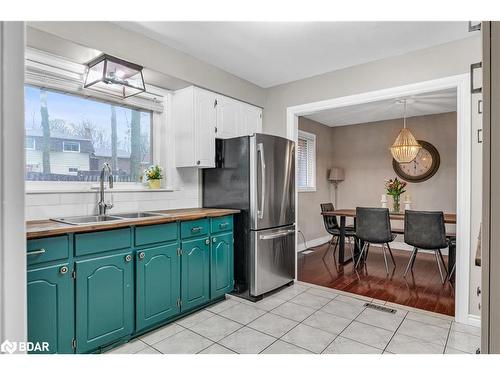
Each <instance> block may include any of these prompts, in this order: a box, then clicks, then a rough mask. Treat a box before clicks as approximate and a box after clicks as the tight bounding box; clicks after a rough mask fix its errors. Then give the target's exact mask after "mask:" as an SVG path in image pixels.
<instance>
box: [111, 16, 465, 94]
mask: <svg viewBox="0 0 500 375" xmlns="http://www.w3.org/2000/svg"><path fill="white" fill-rule="evenodd" d="M118 24H119V25H120V26H122V27H124V28H126V29H129V30H132V31H135V32H139V33H141V34H144V35H146V36H148V37H150V38H152V39H155V40H157V41H159V42H161V43H163V44H165V45H168V46H170V47H172V48H175V49H178V50H181V51H183V52H184V53H186V54H189V55H191V56H193V57H196V58H198V59H200V60H203V61H205V62H208V63H210V64H212V65H215V66H217V67H219V68H221V69H223V70H225V71H227V72H229V73H232V74H234V75H236V76H238V77H241V78H243V79H246V80H248V81H250V82H253V83H255V84H256V85H258V86H261V87H264V88H266V87H271V86H275V85H279V84H283V83H286V82H291V81H295V80H298V79H302V78H307V77H311V76H314V75H318V74H322V73H326V72H330V71H333V70H338V69H342V68H345V67H349V66H353V65H358V64H363V63H366V62H369V61H374V60H379V59H382V58H386V57H389V56H396V55H401V54H405V53H408V52H410V51H413V50H418V49H423V48H427V47H431V46H434V45H438V44H443V43H447V42H450V41H453V40H458V39H463V38H466V37H468V36H470V35H471V34H469V33H468V29H467V23H466V22H118Z"/></svg>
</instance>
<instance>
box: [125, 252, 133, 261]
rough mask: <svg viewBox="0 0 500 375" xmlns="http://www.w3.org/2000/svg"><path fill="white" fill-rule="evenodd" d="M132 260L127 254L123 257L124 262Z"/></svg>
mask: <svg viewBox="0 0 500 375" xmlns="http://www.w3.org/2000/svg"><path fill="white" fill-rule="evenodd" d="M131 260H132V255H130V254H128V255H126V256H125V262H130V261H131Z"/></svg>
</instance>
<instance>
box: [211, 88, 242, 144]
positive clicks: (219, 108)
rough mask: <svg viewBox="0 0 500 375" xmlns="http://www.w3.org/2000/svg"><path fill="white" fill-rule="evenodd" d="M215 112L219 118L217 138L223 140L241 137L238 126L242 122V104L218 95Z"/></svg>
mask: <svg viewBox="0 0 500 375" xmlns="http://www.w3.org/2000/svg"><path fill="white" fill-rule="evenodd" d="M215 110H216V117H217V126H216V131H215V137H216V138H222V139H227V138H234V137H237V136H238V135H239V134H238V126H237V124H238V123H239V122H240V118H239V117H240V102H238V101H236V100H234V99H231V98H226V97H224V96H220V95H217V99H216V106H215Z"/></svg>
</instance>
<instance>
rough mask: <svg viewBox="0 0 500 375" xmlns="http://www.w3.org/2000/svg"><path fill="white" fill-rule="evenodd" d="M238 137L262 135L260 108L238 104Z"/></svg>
mask: <svg viewBox="0 0 500 375" xmlns="http://www.w3.org/2000/svg"><path fill="white" fill-rule="evenodd" d="M239 124H240V128H239V130H238V131H239V133H240V135H252V134H254V133H262V108H259V107H255V106H253V105H250V104H246V103H241V104H240V122H239Z"/></svg>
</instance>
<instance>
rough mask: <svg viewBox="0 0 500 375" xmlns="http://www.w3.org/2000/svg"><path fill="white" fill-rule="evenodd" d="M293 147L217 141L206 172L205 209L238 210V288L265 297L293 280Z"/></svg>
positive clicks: (271, 140)
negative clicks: (210, 167) (213, 166)
mask: <svg viewBox="0 0 500 375" xmlns="http://www.w3.org/2000/svg"><path fill="white" fill-rule="evenodd" d="M294 153H295V144H294V142H293V141H290V140H288V139H285V138H281V137H277V136H272V135H267V134H254V135H252V136H245V137H238V138H231V139H225V140H220V139H218V140H217V142H216V168H212V169H204V170H203V207H219V208H222V207H224V208H236V209H239V210H241V213H240V214H238V215H236V216H235V223H234V228H235V229H234V233H235V239H234V257H235V290H236V292H237V293H238V294H240V295H241V296H242V297H245V298H249V299H259V298H261V297H262V295H263V294H265V293H268V292H270V291H273V290H275V289H277V288H279V287H281V286H283V285H286V284H288V283H291V282H293V279H294V278H295V155H294Z"/></svg>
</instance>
